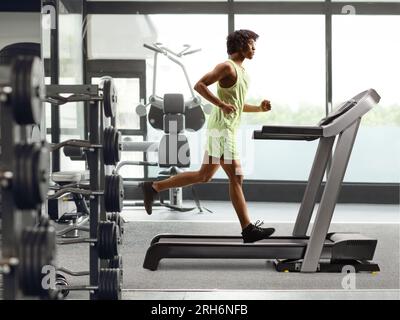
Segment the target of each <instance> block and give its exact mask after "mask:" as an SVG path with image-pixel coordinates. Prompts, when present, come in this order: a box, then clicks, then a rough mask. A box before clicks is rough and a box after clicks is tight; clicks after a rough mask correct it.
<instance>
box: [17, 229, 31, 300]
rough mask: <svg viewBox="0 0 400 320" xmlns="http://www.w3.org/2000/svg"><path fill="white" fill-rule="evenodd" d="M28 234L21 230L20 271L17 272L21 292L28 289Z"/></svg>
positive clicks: (26, 231)
mask: <svg viewBox="0 0 400 320" xmlns="http://www.w3.org/2000/svg"><path fill="white" fill-rule="evenodd" d="M29 237H30V233H29V232H28V230H26V229H25V230H23V231H22V234H21V247H20V249H19V252H20V253H19V255H20V261H21V265H20V271H19V281H20V285H21V289H22V291H23V292H26V291H28V288H29V281H30V276H29V259H30V258H29V256H30V249H29V246H30V243H31V242H30V238H29Z"/></svg>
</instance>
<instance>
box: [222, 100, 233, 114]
mask: <svg viewBox="0 0 400 320" xmlns="http://www.w3.org/2000/svg"><path fill="white" fill-rule="evenodd" d="M219 107H220V108H221V109H222V111H223V112H224V113H225V114H230V113H232V112H235V111H236V107H235V106H234V105H232V104H229V103H225V102H221V104H220V105H219Z"/></svg>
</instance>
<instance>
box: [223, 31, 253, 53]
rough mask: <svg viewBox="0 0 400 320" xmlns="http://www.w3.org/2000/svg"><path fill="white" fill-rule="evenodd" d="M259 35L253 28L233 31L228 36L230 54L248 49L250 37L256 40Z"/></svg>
mask: <svg viewBox="0 0 400 320" xmlns="http://www.w3.org/2000/svg"><path fill="white" fill-rule="evenodd" d="M258 37H259V36H258V34H257V33H255V32H253V31H251V30H245V29H241V30H236V31H234V32H232V33H231V34H229V35H228V37H227V38H226V47H227V51H228V54H233V53H235V52H239V51H240V50H246V49H247V44H248V43H249V41H250V39H253V40H254V41H256V40H257V39H258Z"/></svg>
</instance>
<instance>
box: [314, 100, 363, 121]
mask: <svg viewBox="0 0 400 320" xmlns="http://www.w3.org/2000/svg"><path fill="white" fill-rule="evenodd" d="M357 103H358V101H356V100H353V99H351V100H348V101H346V102H345V103H343V104H341V105H339V107H337V108H336V109H335V110H333V111H332V112H331V113H329V114H328V116H326V117H325V118H323V119H322V120H321V121H320V122H319V123H318V125H319V126H324V125H327V124H329V123H331V122H332V121H333V120H335V119H336V118H338V117H340V116H341V115H343V114H344V113H346V112H347V111H349V110H350V109H351V108H353V107H354V106H355V105H356V104H357Z"/></svg>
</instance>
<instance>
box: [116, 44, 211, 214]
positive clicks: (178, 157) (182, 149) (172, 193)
mask: <svg viewBox="0 0 400 320" xmlns="http://www.w3.org/2000/svg"><path fill="white" fill-rule="evenodd" d="M144 47H145V48H147V49H149V50H152V51H153V52H154V71H153V93H152V95H151V96H150V97H149V103H148V104H146V105H142V104H140V105H138V106H137V107H136V113H137V114H138V115H139V116H146V115H148V121H149V123H150V125H151V126H152V127H153V128H154V129H156V130H161V131H163V132H164V135H163V137H162V139H161V141H160V142H151V141H146V142H142V143H137V142H131V143H130V142H125V143H124V146H123V149H124V151H136V152H145V153H148V152H157V154H158V161H157V162H150V161H123V162H121V163H120V164H119V165H118V166H117V168H116V172H118V171H119V170H120V169H121V168H122V167H123V166H126V165H142V166H153V167H160V168H163V170H162V171H161V172H159V178H164V179H165V178H168V177H170V176H172V175H176V174H178V173H180V172H182V171H183V170H184V169H185V168H188V167H189V166H190V147H189V142H188V139H187V137H186V135H185V131H190V132H196V131H198V130H200V129H201V128H202V127H203V125H204V123H205V115H204V111H203V107H204V106H203V105H202V103H201V99H200V97H197V96H196V95H195V93H194V91H193V88H192V85H191V83H190V79H189V76H188V73H187V71H186V68H185V66H184V64H183V62H182V59H181V58H182V57H184V56H187V55H189V54H193V53H196V52H198V51H200V49H194V50H190V46H189V45H185V46H184V48H183V49H182V50H181V51H180V52H174V51H172V50H171V49H169V48H168V47H166V46H163V45H162V44H161V43H155V44H153V45H148V44H144ZM159 54H161V55H163V56H165V57H166V58H168V59H169V60H170V61H172V62H173V63H175V64H177V65H178V66H179V67H180V68H181V69H182V71H183V73H184V75H185V79H186V82H187V84H188V87H189V90H190V93H191V97H190V99H188V100H186V101H185V100H184V96H183V95H182V94H173V93H169V94H165V95H164V96H163V97H160V96H158V95H157V94H156V88H157V65H158V64H157V61H158V55H159ZM148 107H150V108H149V111H148V114H147V108H148ZM131 184H132V183H131ZM133 184H134V183H133ZM135 185H136V184H135ZM191 190H192V194H193V199H194V201H195V203H196V207H197V209H198V210H199V211H198V212H199V213H202V212H204V210H206V211H209V212H211V211H210V210H208V209H207V208H204V207H202V206H201V205H200V201H199V199H198V197H197V194H196V191H195V189H194V187H193V186H192V187H191ZM126 205H128V206H129V205H130V206H143V203H142V202H134V203H132V202H130V203H126ZM154 205H155V206H164V207H167V208H170V209H172V210H176V211H180V212H185V211H191V210H193V209H195V207H183V206H182V188H171V189H170V190H169V201H164V200H163V199H161V196H160V201H159V202H155V204H154Z"/></svg>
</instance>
